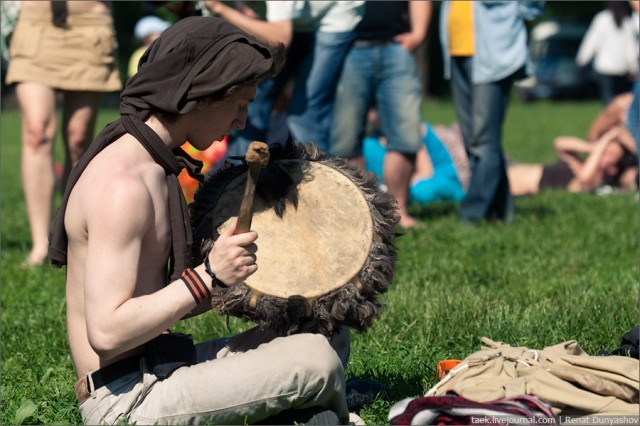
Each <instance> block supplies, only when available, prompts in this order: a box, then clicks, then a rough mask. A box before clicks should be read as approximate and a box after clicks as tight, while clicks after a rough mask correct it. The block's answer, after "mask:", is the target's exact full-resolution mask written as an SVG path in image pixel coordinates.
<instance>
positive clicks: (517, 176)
mask: <svg viewBox="0 0 640 426" xmlns="http://www.w3.org/2000/svg"><path fill="white" fill-rule="evenodd" d="M542 171H543V165H542V164H514V165H512V166H510V167H508V168H507V176H508V178H509V187H510V188H511V194H512V195H513V196H514V197H519V196H521V195H535V194H537V193H538V191H539V189H540V178H541V177H542Z"/></svg>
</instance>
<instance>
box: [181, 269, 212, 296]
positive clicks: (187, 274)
mask: <svg viewBox="0 0 640 426" xmlns="http://www.w3.org/2000/svg"><path fill="white" fill-rule="evenodd" d="M180 279H181V280H182V281H183V282H184V284H185V285H186V286H187V289H189V292H190V293H191V295H192V296H193V298H194V299H195V301H196V303H197V304H200V303H202V302H203V301H205V300H206V299H207V298H210V297H211V290H209V288H207V286H206V285H205V284H204V281H202V278H200V275H198V273H197V272H196V271H194V270H193V269H191V268H187V269H185V270H184V271H182V276H181V277H180Z"/></svg>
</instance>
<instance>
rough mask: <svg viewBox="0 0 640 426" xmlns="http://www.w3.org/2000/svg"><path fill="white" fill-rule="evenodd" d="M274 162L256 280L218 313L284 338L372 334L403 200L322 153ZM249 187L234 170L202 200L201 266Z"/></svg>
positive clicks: (260, 201) (242, 170) (262, 187)
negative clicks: (346, 330) (343, 330)
mask: <svg viewBox="0 0 640 426" xmlns="http://www.w3.org/2000/svg"><path fill="white" fill-rule="evenodd" d="M270 157H271V160H270V162H269V164H268V165H267V167H265V168H264V169H263V170H262V171H261V173H260V177H259V179H258V183H257V187H256V198H255V200H254V206H253V207H254V208H253V220H252V226H251V229H253V230H255V231H257V232H258V241H257V244H258V252H257V263H258V271H257V272H256V273H255V274H253V275H251V276H250V277H248V278H247V280H246V281H245V282H244V283H242V284H239V285H236V286H233V287H231V288H229V289H225V290H223V291H221V292H216V293H215V294H214V295H213V297H212V301H211V303H212V308H213V309H214V310H215V311H217V312H219V313H221V314H224V315H232V316H236V317H239V318H243V319H245V320H248V321H252V322H255V323H257V324H258V325H260V326H261V327H263V328H268V329H271V330H273V331H275V332H276V333H277V334H279V335H289V334H294V333H301V332H315V333H321V334H324V335H326V336H331V335H333V333H334V332H336V331H337V330H338V328H339V327H341V326H347V327H351V328H355V329H357V330H359V331H364V330H366V329H367V328H368V327H369V326H370V325H371V324H372V321H373V320H374V319H375V318H377V317H378V316H379V314H380V309H381V307H382V302H381V301H380V300H379V296H380V294H382V293H384V292H386V291H387V289H388V287H389V285H390V284H391V282H392V279H393V272H394V268H395V260H396V250H395V246H394V244H393V240H394V238H395V233H394V232H393V227H394V226H395V225H396V224H397V222H398V215H397V209H396V204H395V199H394V198H393V197H392V196H391V195H389V194H387V193H385V192H382V191H381V190H379V189H378V185H377V181H376V177H375V175H373V174H371V173H368V172H363V171H361V170H360V169H358V168H356V167H354V166H351V165H349V164H348V163H347V162H346V161H345V160H344V159H342V158H338V157H330V156H327V155H325V154H323V153H321V152H320V151H318V150H317V148H316V147H315V146H314V145H302V144H294V143H293V142H291V141H288V142H287V143H286V144H282V145H272V146H271V147H270ZM246 180H247V166H246V164H243V165H235V166H232V165H228V166H226V167H225V168H223V169H222V170H220V171H218V172H217V173H215V174H213V175H211V176H210V177H209V178H208V179H207V180H206V181H205V182H204V183H203V184H202V185H201V187H200V188H199V189H198V191H197V192H196V194H195V201H194V202H193V203H192V204H191V205H190V210H191V218H192V222H191V224H192V227H193V231H194V233H193V239H194V244H193V253H192V254H193V257H194V261H195V262H196V263H199V262H202V260H203V259H204V256H205V255H206V253H208V251H209V249H210V248H211V246H212V245H213V242H214V241H215V240H216V239H217V238H218V236H219V235H220V233H221V231H222V229H224V228H225V227H227V226H230V225H231V224H233V223H235V220H236V217H237V214H238V210H239V206H240V202H241V199H242V195H243V192H244V186H245V182H246Z"/></svg>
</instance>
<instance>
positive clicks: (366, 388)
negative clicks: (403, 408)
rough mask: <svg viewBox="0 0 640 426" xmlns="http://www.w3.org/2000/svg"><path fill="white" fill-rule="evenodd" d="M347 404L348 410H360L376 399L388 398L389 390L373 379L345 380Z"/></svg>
mask: <svg viewBox="0 0 640 426" xmlns="http://www.w3.org/2000/svg"><path fill="white" fill-rule="evenodd" d="M346 394H347V406H348V407H349V411H352V412H353V411H360V409H361V408H362V407H364V406H366V405H370V404H372V403H373V401H375V400H376V399H383V400H389V399H390V394H391V390H390V389H389V388H388V387H387V386H385V385H384V384H382V383H380V382H377V381H375V380H367V379H353V380H349V381H348V382H347V391H346Z"/></svg>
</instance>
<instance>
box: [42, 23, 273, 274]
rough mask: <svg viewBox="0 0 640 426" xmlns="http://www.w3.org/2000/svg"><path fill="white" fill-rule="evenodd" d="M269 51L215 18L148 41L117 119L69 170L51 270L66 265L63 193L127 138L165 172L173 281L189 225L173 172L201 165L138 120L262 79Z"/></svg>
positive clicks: (196, 171)
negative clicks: (104, 152)
mask: <svg viewBox="0 0 640 426" xmlns="http://www.w3.org/2000/svg"><path fill="white" fill-rule="evenodd" d="M273 62H274V60H273V56H272V53H271V50H270V49H269V48H268V47H266V46H264V45H263V44H260V43H259V42H257V41H256V39H255V38H254V37H253V36H251V35H249V34H248V33H246V32H244V31H242V30H240V29H239V28H237V27H236V26H234V25H232V24H230V23H228V22H226V21H223V20H221V19H217V18H209V17H201V16H197V17H190V18H185V19H183V20H181V21H178V22H177V23H176V24H175V25H173V26H172V27H170V28H168V29H167V30H166V31H164V32H163V33H162V35H161V36H160V38H158V39H157V40H156V41H154V42H153V43H152V44H151V46H150V47H149V48H148V49H147V51H146V52H145V54H144V55H143V56H142V58H141V59H140V62H139V64H138V72H137V73H136V74H135V75H134V76H133V77H132V78H131V79H129V81H127V85H126V87H125V89H124V91H123V92H122V94H121V102H120V119H118V120H116V121H114V122H113V123H110V124H109V125H107V126H106V127H105V128H104V130H102V132H100V134H99V135H98V136H97V138H96V140H95V141H94V142H93V143H92V144H91V146H90V147H89V149H88V150H87V152H86V153H85V154H84V155H83V156H82V158H81V159H80V161H79V162H78V164H77V165H76V166H75V167H74V169H73V170H72V172H71V175H70V177H69V182H68V184H67V187H66V189H65V194H64V198H63V200H62V204H61V205H60V208H59V209H58V212H57V213H56V216H55V218H54V221H53V225H52V227H51V232H50V234H49V257H50V258H51V263H52V264H53V265H54V266H56V267H62V266H63V265H66V264H67V245H68V238H67V233H66V230H65V227H64V216H65V212H66V208H67V203H68V200H69V194H70V193H71V191H72V190H73V187H74V185H75V184H76V182H77V181H78V179H79V178H80V175H81V174H82V172H83V171H84V170H85V168H86V167H87V165H88V164H89V162H90V161H91V160H92V159H93V157H95V156H96V155H98V153H100V152H101V151H102V150H103V149H104V148H105V147H107V146H108V145H109V144H111V143H112V142H114V141H115V140H116V139H118V138H119V137H121V136H122V135H124V134H125V133H129V134H131V135H132V136H134V137H135V138H136V139H137V140H138V142H140V144H142V146H144V148H145V149H146V150H147V151H148V152H149V154H151V156H152V157H153V159H154V160H155V161H156V163H158V164H159V165H161V166H162V167H163V168H164V170H165V171H166V174H167V184H168V188H169V216H170V221H171V247H172V250H171V258H170V262H169V271H168V273H169V275H170V276H171V279H172V280H175V279H178V278H179V277H180V274H181V273H182V271H183V270H184V269H185V268H188V267H190V266H191V260H190V251H191V241H192V236H191V227H190V225H189V217H188V211H187V204H186V201H185V199H184V195H183V194H182V190H181V189H180V184H179V183H178V177H177V175H178V174H179V173H180V171H181V170H182V169H183V168H186V169H187V171H188V173H189V175H191V176H192V177H195V178H196V179H199V180H201V179H202V175H201V174H200V169H201V167H202V163H201V162H199V161H196V160H194V159H192V158H191V157H189V156H188V155H187V153H185V152H184V151H183V150H182V149H181V148H177V149H174V150H173V151H171V150H170V149H169V148H168V147H167V146H166V145H165V144H164V143H163V142H162V140H161V139H160V137H159V136H158V135H157V134H156V133H155V132H154V131H153V130H152V129H151V128H150V127H149V126H147V125H146V124H144V121H145V120H146V119H147V118H148V117H149V115H150V114H151V112H152V111H161V112H165V113H169V114H185V113H188V112H189V111H192V110H193V109H194V108H195V106H196V104H197V102H198V100H199V99H200V98H203V97H206V96H212V95H217V94H222V93H224V92H225V91H226V90H227V89H229V88H230V87H232V86H235V85H237V84H242V83H244V82H248V81H252V80H255V81H256V82H257V81H258V80H259V79H261V78H263V77H265V76H269V75H270V72H271V70H272V69H273V66H274V64H273Z"/></svg>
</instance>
